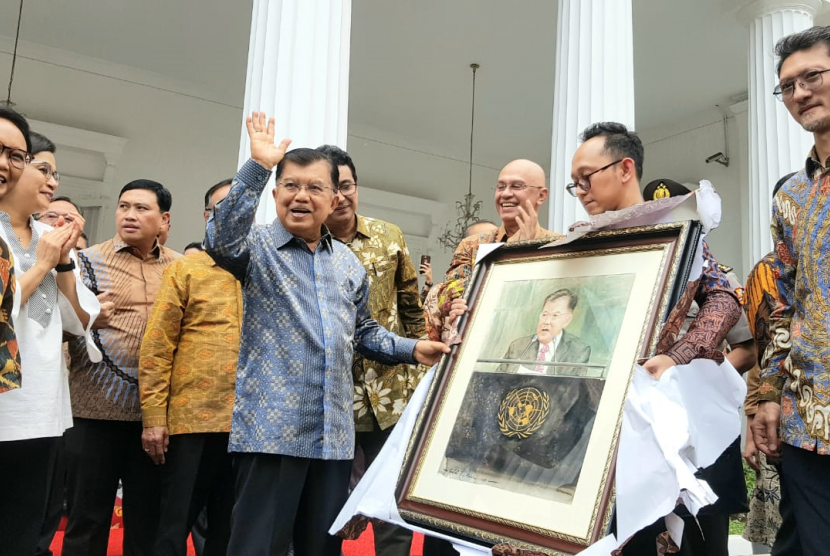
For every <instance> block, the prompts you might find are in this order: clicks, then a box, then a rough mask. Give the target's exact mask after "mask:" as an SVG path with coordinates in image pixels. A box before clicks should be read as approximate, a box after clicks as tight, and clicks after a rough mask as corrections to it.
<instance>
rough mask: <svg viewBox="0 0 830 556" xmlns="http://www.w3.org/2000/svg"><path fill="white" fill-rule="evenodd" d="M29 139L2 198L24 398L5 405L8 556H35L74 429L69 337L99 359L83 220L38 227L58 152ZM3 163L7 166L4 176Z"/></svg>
mask: <svg viewBox="0 0 830 556" xmlns="http://www.w3.org/2000/svg"><path fill="white" fill-rule="evenodd" d="M29 137H30V147H29V150H30V152H31V153H33V154H32V155H31V156H30V157H29V160H27V163H26V164H25V165H24V166H23V168H20V169H19V176H18V179H17V183H16V185H13V186H12V187H10V188H9V190H8V192H7V193H6V194H5V195H4V196H3V197H2V198H0V238H2V239H3V241H5V242H6V244H8V246H9V248H10V249H11V252H12V254H13V255H14V260H15V263H16V267H17V268H16V279H17V290H18V292H17V294H16V299H15V301H16V303H19V312H18V314H17V316H16V319H15V333H16V335H17V341H18V346H19V348H20V356H21V374H22V385H21V388H19V389H17V390H14V391H12V392H8V393H6V394H4V395H2V396H0V466H2V471H3V473H4V476H5V477H6V481H5V482H4V487H3V493H2V495H1V496H0V515H2V516H3V519H0V539H3V541H2V544H3V545H4V546H3V553H4V554H9V555H14V554H21V555H26V556H30V555H32V554H34V553H35V547H36V545H37V541H38V536H39V534H40V529H41V524H42V522H43V519H44V513H45V508H46V500H47V496H48V492H49V482H50V477H51V475H52V467H53V462H54V458H55V455H56V453H57V450H58V447H59V442H60V440H61V437H62V435H63V432H64V431H65V430H66V429H68V428H69V427H71V426H72V408H71V406H70V401H69V381H68V372H67V369H66V362H65V360H64V357H63V350H62V343H63V333H64V332H67V333H69V334H74V335H77V336H86V337H87V349H88V350H89V354H90V358H94V357H97V358H98V360H100V357H101V354H100V352H99V351H98V349H97V348H96V347H95V345H94V344H93V343H92V340H91V338H90V337H89V334H88V332H89V329H90V326H91V323H92V321H94V320H95V318H96V317H97V315H98V311H99V308H100V306H99V303H98V300H97V299H96V297H95V295H94V294H93V293H92V292H91V291H89V290H88V289H87V288H86V287H85V286H84V285H83V282H82V281H81V279H80V274H79V269H78V268H77V262H76V259H75V254H74V251H73V247H74V246H75V244H76V242H77V239H78V237H79V236H80V234H81V233H82V232H83V224H84V220H83V218H82V217H81V216H80V214H72V220H71V221H68V219H63V218H61V219H59V220H58V222H57V223H56V227H55V228H52V227H51V226H47V225H46V224H43V223H41V222H38V221H36V220H35V219H34V218H33V217H32V216H33V215H34V214H38V213H41V212H43V211H45V210H47V209H48V208H49V202H50V201H51V200H52V197H53V196H54V193H55V189H56V188H57V187H58V179H59V176H58V174H57V172H56V162H55V155H54V151H55V145H54V144H53V143H52V142H51V141H49V140H48V139H47V138H45V137H43V136H42V135H39V134H37V133H34V132H31V133H30V136H29ZM27 155H28V153H27ZM9 161H10V162H11V165H12V166H14V164H15V160H14V159H13V158H10V159H9ZM3 162H5V159H4V158H3V157H0V169H2V164H3Z"/></svg>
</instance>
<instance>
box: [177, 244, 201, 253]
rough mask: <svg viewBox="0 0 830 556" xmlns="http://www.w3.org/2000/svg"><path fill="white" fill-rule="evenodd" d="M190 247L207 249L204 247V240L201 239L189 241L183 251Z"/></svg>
mask: <svg viewBox="0 0 830 556" xmlns="http://www.w3.org/2000/svg"><path fill="white" fill-rule="evenodd" d="M188 249H198V250H199V251H204V250H205V248H204V247H202V242H201V241H191V242H190V243H188V244H187V245H185V246H184V249H183V250H182V253H184V252H185V251H187V250H188Z"/></svg>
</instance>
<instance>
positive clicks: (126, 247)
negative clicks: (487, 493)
mask: <svg viewBox="0 0 830 556" xmlns="http://www.w3.org/2000/svg"><path fill="white" fill-rule="evenodd" d="M112 246H113V247H114V248H115V250H116V251H117V252H121V251H129V252H130V253H131V254H132V255H135V256H137V257H139V258H141V257H140V255H141V253H140V252H139V250H138V249H136V248H135V247H133V246H132V245H130V244H129V243H127V242H125V241H124V240H123V239H121V237H120V236H118V235H117V234H116V236H115V237H114V238H113V239H112ZM150 255H151V256H152V257H155V258H156V259H158V258H159V255H161V245H160V244H159V240H158V239H156V242H155V243H154V244H153V248H152V249H150Z"/></svg>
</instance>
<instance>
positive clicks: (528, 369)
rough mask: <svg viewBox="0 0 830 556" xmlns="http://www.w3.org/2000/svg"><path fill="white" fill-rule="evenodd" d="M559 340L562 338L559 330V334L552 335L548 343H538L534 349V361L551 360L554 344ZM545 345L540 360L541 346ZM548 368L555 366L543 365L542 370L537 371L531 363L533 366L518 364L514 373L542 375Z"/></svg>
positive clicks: (554, 351) (554, 348) (554, 349)
mask: <svg viewBox="0 0 830 556" xmlns="http://www.w3.org/2000/svg"><path fill="white" fill-rule="evenodd" d="M561 340H562V332H560V333H559V334H557V335H556V336H554V338H553V339H552V340H551V341H550V342H549V343H548V344H539V349H537V350H536V361H546V362H550V361H553V356H554V354H555V353H556V346H558V345H559V342H560V341H561ZM545 345H547V346H548V351H547V353H545V355H544V359H542V360H540V359H539V355H541V353H542V348H543V347H544V346H545ZM528 347H530V346H528ZM548 368H555V367H547V366H545V368H543V369H542V370H539V371H537V370H536V366H535V365H533V366H530V365H529V364H528V365H519V366H518V368H517V369H516V374H520V375H544V374H547V372H548V371H547V369H548Z"/></svg>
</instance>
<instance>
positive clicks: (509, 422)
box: [498, 386, 550, 439]
mask: <svg viewBox="0 0 830 556" xmlns="http://www.w3.org/2000/svg"><path fill="white" fill-rule="evenodd" d="M549 414H550V396H548V394H547V392H542V391H541V390H539V389H537V388H534V387H532V386H528V387H526V388H517V389H515V390H511V391H510V392H508V393H507V395H506V396H505V397H504V399H503V400H502V401H501V405H500V406H499V414H498V419H499V429H500V430H501V433H502V434H503V435H505V436H506V437H508V438H519V439H524V438H529V437H530V436H531V435H532V434H533V433H534V432H536V431H537V430H539V427H541V426H542V425H543V424H544V423H545V419H547V418H548V415H549Z"/></svg>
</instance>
